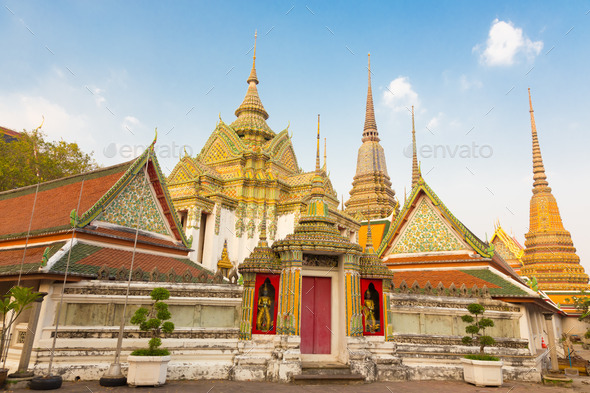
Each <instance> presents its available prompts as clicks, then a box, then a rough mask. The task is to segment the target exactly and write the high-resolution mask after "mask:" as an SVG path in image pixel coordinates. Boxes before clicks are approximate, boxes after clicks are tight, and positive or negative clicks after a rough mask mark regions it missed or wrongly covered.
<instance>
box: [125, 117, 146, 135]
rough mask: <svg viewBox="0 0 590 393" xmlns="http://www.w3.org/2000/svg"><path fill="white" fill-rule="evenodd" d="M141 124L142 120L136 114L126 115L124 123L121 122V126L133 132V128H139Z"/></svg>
mask: <svg viewBox="0 0 590 393" xmlns="http://www.w3.org/2000/svg"><path fill="white" fill-rule="evenodd" d="M140 126H141V122H140V121H139V119H138V118H137V117H134V116H125V118H124V119H123V123H121V128H122V129H123V130H125V131H127V132H131V133H132V134H133V130H134V129H136V128H139V127H140Z"/></svg>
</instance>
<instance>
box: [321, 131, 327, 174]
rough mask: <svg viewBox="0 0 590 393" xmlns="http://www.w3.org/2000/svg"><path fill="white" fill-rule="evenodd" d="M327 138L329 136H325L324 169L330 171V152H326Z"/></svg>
mask: <svg viewBox="0 0 590 393" xmlns="http://www.w3.org/2000/svg"><path fill="white" fill-rule="evenodd" d="M326 139H327V138H324V166H323V167H322V168H323V169H324V171H328V165H327V162H328V154H327V152H326V144H327V142H326Z"/></svg>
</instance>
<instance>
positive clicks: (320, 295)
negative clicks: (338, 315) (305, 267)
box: [301, 276, 332, 354]
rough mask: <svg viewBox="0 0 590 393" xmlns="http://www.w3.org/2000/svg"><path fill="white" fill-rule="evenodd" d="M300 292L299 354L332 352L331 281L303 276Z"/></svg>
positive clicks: (324, 278)
mask: <svg viewBox="0 0 590 393" xmlns="http://www.w3.org/2000/svg"><path fill="white" fill-rule="evenodd" d="M302 279H303V283H302V284H303V285H302V292H301V298H302V299H301V353H302V354H330V353H331V350H332V345H331V342H332V325H331V323H332V315H331V314H332V310H331V305H332V301H331V299H332V279H331V278H330V277H309V276H304V277H302Z"/></svg>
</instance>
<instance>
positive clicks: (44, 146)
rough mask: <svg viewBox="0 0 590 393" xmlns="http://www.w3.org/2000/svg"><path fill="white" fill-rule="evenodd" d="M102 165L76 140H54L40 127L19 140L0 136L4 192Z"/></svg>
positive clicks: (0, 180)
mask: <svg viewBox="0 0 590 393" xmlns="http://www.w3.org/2000/svg"><path fill="white" fill-rule="evenodd" d="M96 168H98V165H97V164H96V162H95V161H94V160H93V159H92V153H91V154H86V153H84V152H83V151H82V150H80V148H79V147H78V144H76V143H68V142H66V141H64V140H60V141H58V142H51V141H48V140H47V139H46V136H45V135H44V134H43V132H41V131H40V130H39V129H36V130H33V131H30V132H27V131H25V132H22V133H21V134H20V136H19V137H18V138H16V139H13V140H10V141H7V140H5V139H4V138H2V137H0V191H6V190H11V189H13V188H19V187H24V186H29V185H31V184H37V183H40V182H45V181H49V180H54V179H59V178H61V177H65V176H70V175H77V174H79V173H82V172H87V171H90V170H93V169H96Z"/></svg>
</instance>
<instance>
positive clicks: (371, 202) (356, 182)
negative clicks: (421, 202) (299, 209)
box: [344, 55, 396, 220]
mask: <svg viewBox="0 0 590 393" xmlns="http://www.w3.org/2000/svg"><path fill="white" fill-rule="evenodd" d="M370 56H371V55H369V86H368V90H367V108H366V112H365V126H364V129H363V138H362V142H363V144H362V145H361V147H360V148H359V151H358V157H357V163H356V174H355V175H354V178H353V181H352V190H350V199H349V200H348V201H346V203H345V205H346V208H345V210H344V211H345V212H346V213H348V214H350V215H352V216H354V217H356V218H357V219H359V220H366V219H368V218H384V217H388V216H389V215H391V213H392V212H393V211H394V209H395V205H396V202H395V192H394V191H393V189H392V188H391V180H390V178H389V175H388V174H387V165H386V163H385V152H384V150H383V147H382V146H381V144H380V143H379V141H380V139H379V132H378V131H377V122H376V121H375V109H374V106H373V91H372V90H371V57H370Z"/></svg>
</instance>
